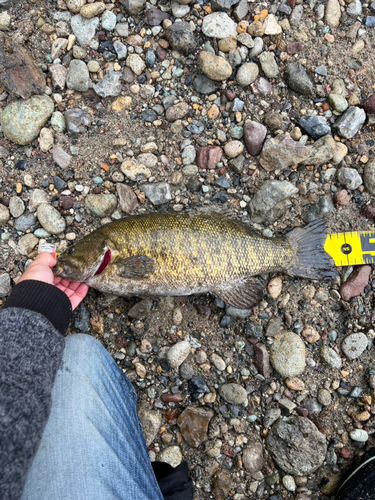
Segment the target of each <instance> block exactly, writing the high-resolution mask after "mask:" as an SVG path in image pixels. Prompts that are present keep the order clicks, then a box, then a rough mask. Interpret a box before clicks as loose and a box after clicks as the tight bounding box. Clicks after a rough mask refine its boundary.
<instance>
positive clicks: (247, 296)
mask: <svg viewBox="0 0 375 500" xmlns="http://www.w3.org/2000/svg"><path fill="white" fill-rule="evenodd" d="M263 290H264V286H263V284H262V283H261V281H260V280H259V279H257V278H248V279H246V280H244V281H241V282H239V283H235V284H234V285H232V286H228V285H226V286H223V287H219V288H216V289H215V291H214V293H215V294H216V295H217V296H218V297H220V298H221V300H223V301H224V302H225V303H227V304H229V305H231V306H233V307H236V308H237V309H250V308H251V307H253V306H254V305H255V304H257V303H258V302H259V301H260V300H261V299H262V296H263Z"/></svg>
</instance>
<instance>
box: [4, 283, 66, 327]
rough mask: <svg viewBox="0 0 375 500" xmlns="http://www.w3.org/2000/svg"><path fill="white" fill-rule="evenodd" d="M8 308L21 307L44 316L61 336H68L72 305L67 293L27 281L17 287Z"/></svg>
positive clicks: (52, 286)
mask: <svg viewBox="0 0 375 500" xmlns="http://www.w3.org/2000/svg"><path fill="white" fill-rule="evenodd" d="M6 307H21V308H22V309H28V310H29V311H34V312H37V313H40V314H43V316H45V317H46V318H47V319H48V320H49V321H50V322H51V323H52V324H53V326H54V327H55V328H56V330H58V331H59V332H60V333H61V335H65V334H66V331H67V330H68V327H69V323H70V318H71V316H72V305H71V302H70V300H69V298H68V297H67V296H66V295H65V293H64V292H62V291H61V290H60V289H59V288H57V287H55V286H54V285H49V284H48V283H44V282H43V281H37V280H25V281H21V283H19V284H18V285H16V286H15V287H14V288H13V290H12V293H11V294H10V296H9V298H8V300H7V301H6V302H5V304H4V306H3V308H4V309H5V308H6Z"/></svg>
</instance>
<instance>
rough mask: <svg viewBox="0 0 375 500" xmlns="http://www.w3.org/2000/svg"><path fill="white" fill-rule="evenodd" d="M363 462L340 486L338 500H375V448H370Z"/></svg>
mask: <svg viewBox="0 0 375 500" xmlns="http://www.w3.org/2000/svg"><path fill="white" fill-rule="evenodd" d="M362 460H363V462H362V463H361V465H359V466H358V467H356V468H355V469H353V470H352V471H351V473H350V474H349V476H348V477H347V478H346V479H345V481H344V482H343V483H342V485H341V486H340V489H339V491H338V492H337V495H336V500H375V448H370V449H369V450H368V451H367V452H366V453H365V454H364V455H363V457H362Z"/></svg>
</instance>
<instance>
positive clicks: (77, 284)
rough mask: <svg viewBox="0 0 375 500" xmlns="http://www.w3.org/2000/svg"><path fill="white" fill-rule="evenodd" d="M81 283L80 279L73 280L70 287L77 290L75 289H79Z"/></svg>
mask: <svg viewBox="0 0 375 500" xmlns="http://www.w3.org/2000/svg"><path fill="white" fill-rule="evenodd" d="M80 285H81V283H79V281H71V282H70V283H69V288H70V289H71V290H74V291H75V290H77V288H78V287H79V286H80Z"/></svg>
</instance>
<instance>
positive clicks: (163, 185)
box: [141, 182, 172, 205]
mask: <svg viewBox="0 0 375 500" xmlns="http://www.w3.org/2000/svg"><path fill="white" fill-rule="evenodd" d="M141 191H143V192H144V193H145V195H146V197H147V198H148V199H149V200H150V201H151V203H152V204H153V205H163V204H164V203H168V202H169V201H171V199H172V195H171V191H170V187H169V184H168V183H167V182H159V183H157V184H143V186H142V187H141Z"/></svg>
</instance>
